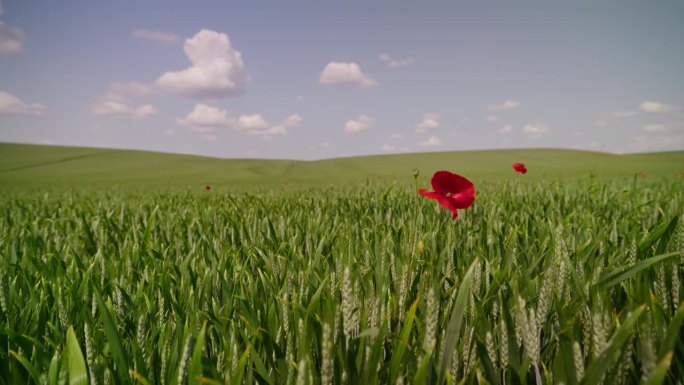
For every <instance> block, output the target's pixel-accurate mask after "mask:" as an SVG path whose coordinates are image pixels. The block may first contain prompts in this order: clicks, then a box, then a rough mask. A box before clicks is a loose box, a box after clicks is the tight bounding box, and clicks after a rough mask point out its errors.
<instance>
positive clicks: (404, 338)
mask: <svg viewBox="0 0 684 385" xmlns="http://www.w3.org/2000/svg"><path fill="white" fill-rule="evenodd" d="M418 301H419V300H418V299H416V300H415V301H414V302H413V305H411V308H410V309H409V311H408V312H407V313H406V319H405V320H404V326H402V327H401V332H400V333H399V341H398V343H397V347H396V349H395V350H394V353H393V354H392V358H391V360H390V381H389V383H390V384H394V381H396V379H397V375H398V374H399V368H400V367H401V359H402V357H403V356H404V353H405V352H406V347H407V346H408V344H409V335H410V334H411V328H413V320H414V319H415V318H416V309H417V308H418Z"/></svg>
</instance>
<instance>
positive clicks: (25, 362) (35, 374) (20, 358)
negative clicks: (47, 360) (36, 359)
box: [10, 350, 40, 384]
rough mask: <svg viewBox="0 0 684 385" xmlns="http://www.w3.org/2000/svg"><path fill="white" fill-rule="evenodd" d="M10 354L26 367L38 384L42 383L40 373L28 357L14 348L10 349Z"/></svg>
mask: <svg viewBox="0 0 684 385" xmlns="http://www.w3.org/2000/svg"><path fill="white" fill-rule="evenodd" d="M10 354H11V355H12V356H13V357H14V358H15V359H16V360H17V361H19V363H20V364H21V365H22V366H23V367H24V369H26V371H27V372H28V374H29V376H31V378H32V379H33V381H34V382H35V383H36V384H40V375H39V374H38V372H37V371H36V368H34V367H33V365H31V363H30V362H29V361H28V360H27V359H26V357H24V356H22V355H21V354H19V353H17V352H15V351H14V350H10Z"/></svg>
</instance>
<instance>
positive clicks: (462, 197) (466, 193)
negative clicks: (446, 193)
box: [448, 186, 475, 209]
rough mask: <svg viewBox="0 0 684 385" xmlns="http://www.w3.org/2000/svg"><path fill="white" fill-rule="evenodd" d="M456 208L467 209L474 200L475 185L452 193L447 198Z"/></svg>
mask: <svg viewBox="0 0 684 385" xmlns="http://www.w3.org/2000/svg"><path fill="white" fill-rule="evenodd" d="M448 199H449V200H450V201H451V203H452V205H453V206H454V207H456V208H457V209H467V208H468V207H470V205H472V204H473V202H474V201H475V186H471V187H470V188H468V189H465V190H463V191H461V192H460V193H458V194H454V195H452V196H450V197H449V198H448Z"/></svg>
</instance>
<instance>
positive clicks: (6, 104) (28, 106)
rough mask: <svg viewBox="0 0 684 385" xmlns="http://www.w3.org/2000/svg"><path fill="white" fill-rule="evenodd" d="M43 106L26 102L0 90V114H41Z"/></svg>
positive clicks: (43, 110) (43, 109)
mask: <svg viewBox="0 0 684 385" xmlns="http://www.w3.org/2000/svg"><path fill="white" fill-rule="evenodd" d="M44 112H45V107H43V105H42V104H39V103H27V102H24V101H23V100H21V99H19V98H18V97H16V96H14V95H12V94H10V93H8V92H5V91H0V114H8V115H34V116H36V115H42V114H43V113H44Z"/></svg>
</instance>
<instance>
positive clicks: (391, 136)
mask: <svg viewBox="0 0 684 385" xmlns="http://www.w3.org/2000/svg"><path fill="white" fill-rule="evenodd" d="M389 137H390V139H404V134H390V136H389Z"/></svg>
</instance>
